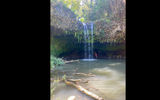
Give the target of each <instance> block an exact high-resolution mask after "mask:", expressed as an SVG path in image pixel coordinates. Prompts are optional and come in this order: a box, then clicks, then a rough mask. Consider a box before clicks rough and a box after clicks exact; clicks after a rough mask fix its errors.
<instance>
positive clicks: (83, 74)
mask: <svg viewBox="0 0 160 100" xmlns="http://www.w3.org/2000/svg"><path fill="white" fill-rule="evenodd" d="M73 74H74V75H78V76H90V77H94V76H95V75H94V74H92V73H89V74H85V73H73Z"/></svg>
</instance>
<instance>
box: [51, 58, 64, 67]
mask: <svg viewBox="0 0 160 100" xmlns="http://www.w3.org/2000/svg"><path fill="white" fill-rule="evenodd" d="M50 63H51V68H52V69H53V68H55V67H56V66H59V65H63V64H64V61H63V59H61V58H56V57H54V56H51V59H50Z"/></svg>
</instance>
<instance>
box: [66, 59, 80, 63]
mask: <svg viewBox="0 0 160 100" xmlns="http://www.w3.org/2000/svg"><path fill="white" fill-rule="evenodd" d="M77 61H79V60H70V61H64V63H65V64H67V63H72V62H77Z"/></svg>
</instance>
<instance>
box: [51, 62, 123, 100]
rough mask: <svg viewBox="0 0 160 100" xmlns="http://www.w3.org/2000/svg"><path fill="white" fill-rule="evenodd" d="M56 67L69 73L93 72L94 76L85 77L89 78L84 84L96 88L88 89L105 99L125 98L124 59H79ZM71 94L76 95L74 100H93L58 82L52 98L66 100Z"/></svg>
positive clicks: (118, 99) (121, 99) (119, 99)
mask: <svg viewBox="0 0 160 100" xmlns="http://www.w3.org/2000/svg"><path fill="white" fill-rule="evenodd" d="M57 69H59V70H63V71H64V70H65V71H68V72H70V73H74V72H82V73H93V74H95V75H96V76H95V77H86V79H87V80H89V82H88V83H87V84H86V86H88V87H91V88H96V90H94V89H90V91H92V92H93V93H95V94H97V95H99V96H102V97H103V98H104V99H105V100H125V60H103V59H102V60H96V61H92V62H87V61H80V62H74V63H69V64H66V65H65V66H59V67H58V68H57ZM73 77H74V76H73ZM72 95H74V96H76V100H93V99H92V98H90V97H88V96H86V95H84V94H83V93H81V92H79V91H78V90H76V89H75V88H73V87H70V86H66V85H65V84H63V85H62V84H59V88H57V89H56V91H55V93H54V99H52V100H67V98H68V97H69V96H72Z"/></svg>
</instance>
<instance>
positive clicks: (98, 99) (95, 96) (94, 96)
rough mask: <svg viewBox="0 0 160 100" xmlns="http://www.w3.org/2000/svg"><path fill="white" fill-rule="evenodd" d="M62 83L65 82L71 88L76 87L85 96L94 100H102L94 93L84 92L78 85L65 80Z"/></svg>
mask: <svg viewBox="0 0 160 100" xmlns="http://www.w3.org/2000/svg"><path fill="white" fill-rule="evenodd" d="M64 82H65V83H66V84H67V85H71V86H74V87H76V88H77V89H78V90H79V91H81V92H83V93H85V94H86V95H88V96H90V97H92V98H94V99H95V100H104V99H103V98H102V97H100V96H98V95H96V94H94V93H92V92H90V91H88V90H86V89H85V88H83V87H82V86H80V85H77V84H75V83H73V82H70V81H67V80H64Z"/></svg>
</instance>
